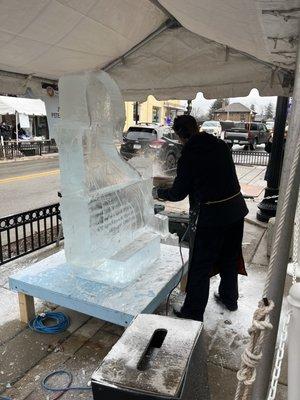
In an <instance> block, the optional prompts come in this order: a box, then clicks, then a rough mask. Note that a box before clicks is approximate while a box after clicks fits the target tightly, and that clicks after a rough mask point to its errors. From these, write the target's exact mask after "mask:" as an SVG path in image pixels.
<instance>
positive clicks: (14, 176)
mask: <svg viewBox="0 0 300 400" xmlns="http://www.w3.org/2000/svg"><path fill="white" fill-rule="evenodd" d="M241 149H242V147H240V146H234V148H233V150H241ZM259 150H260V151H263V150H264V146H259ZM58 191H59V166H58V156H51V157H50V158H42V159H34V160H33V159H29V158H28V159H27V160H25V161H14V162H6V163H3V162H1V163H0V216H2V217H3V216H7V215H10V214H16V213H18V212H22V211H26V210H31V209H33V208H38V207H43V206H45V205H47V204H51V203H56V202H58V201H59V198H58V197H57V192H58Z"/></svg>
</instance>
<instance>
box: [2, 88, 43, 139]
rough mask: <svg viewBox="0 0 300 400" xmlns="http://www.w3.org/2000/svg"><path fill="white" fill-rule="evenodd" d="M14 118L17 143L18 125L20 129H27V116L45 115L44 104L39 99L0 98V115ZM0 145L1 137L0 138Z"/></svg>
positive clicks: (28, 124)
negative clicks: (8, 115) (9, 115)
mask: <svg viewBox="0 0 300 400" xmlns="http://www.w3.org/2000/svg"><path fill="white" fill-rule="evenodd" d="M5 114H11V115H15V116H16V139H17V142H18V141H19V135H18V124H19V123H20V126H21V128H29V127H30V123H29V115H34V116H43V115H46V107H45V103H44V102H43V101H42V100H39V99H24V98H21V97H12V96H0V115H5ZM1 143H3V137H2V136H1Z"/></svg>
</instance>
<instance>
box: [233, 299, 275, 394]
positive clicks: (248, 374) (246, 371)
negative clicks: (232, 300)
mask: <svg viewBox="0 0 300 400" xmlns="http://www.w3.org/2000/svg"><path fill="white" fill-rule="evenodd" d="M265 301H266V300H265ZM273 308H274V303H273V302H272V301H271V302H269V304H265V303H264V301H261V302H260V303H259V306H258V308H257V309H256V311H255V312H254V315H253V320H252V326H251V327H250V329H249V331H248V332H249V335H250V340H249V343H248V345H247V347H246V349H245V350H244V353H243V354H242V363H241V367H240V370H239V371H238V373H237V379H238V386H237V391H236V394H235V400H239V399H242V400H246V399H247V398H248V396H249V395H250V392H251V388H252V385H253V383H254V381H255V378H256V366H257V364H258V363H259V360H260V359H261V358H262V352H261V345H262V343H263V340H264V336H265V333H266V331H268V330H270V329H272V324H271V323H270V317H269V314H270V311H271V310H273Z"/></svg>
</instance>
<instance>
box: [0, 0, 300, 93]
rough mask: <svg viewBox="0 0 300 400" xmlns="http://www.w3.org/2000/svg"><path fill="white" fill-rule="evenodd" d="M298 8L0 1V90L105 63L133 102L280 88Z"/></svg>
mask: <svg viewBox="0 0 300 400" xmlns="http://www.w3.org/2000/svg"><path fill="white" fill-rule="evenodd" d="M299 6H300V1H299V0H289V1H285V0H278V1H268V0H256V1H249V0H227V1H223V0H201V1H199V0H160V1H157V0H126V1H123V0H113V1H112V0H84V1H78V0H42V1H40V0H26V2H22V4H20V1H18V0H2V1H1V3H0V7H1V13H0V49H1V59H0V70H2V71H3V72H2V73H1V74H0V91H2V93H9V94H24V93H25V92H26V89H28V88H29V87H30V88H31V89H32V91H33V92H34V93H37V92H39V91H40V83H39V80H36V79H35V77H41V78H43V79H44V80H45V79H46V78H48V79H51V80H57V79H58V78H59V77H60V76H61V75H63V74H67V73H72V72H79V71H83V70H92V69H106V70H109V71H110V73H111V75H112V76H113V77H114V79H115V80H116V81H117V83H118V84H119V86H120V87H121V89H122V90H123V92H124V95H125V97H126V99H131V100H135V99H142V98H145V97H146V96H147V94H149V93H152V94H153V93H154V94H155V95H156V97H158V98H159V97H161V98H168V97H169V98H170V97H172V98H193V97H194V96H195V94H196V92H197V91H202V92H203V93H204V95H205V96H206V97H210V98H212V97H216V96H226V97H230V96H243V95H246V94H248V93H249V91H250V90H251V89H252V88H253V87H256V88H257V89H258V90H259V91H260V93H261V94H263V95H283V94H286V95H287V94H289V93H290V91H291V85H292V80H293V70H294V68H295V55H296V50H295V44H296V38H297V36H298V19H297V18H298V16H299V15H298V14H299V13H300V11H299ZM12 21H13V23H12ZM115 60H118V62H117V63H114V61H115ZM108 66H109V68H108ZM141 72H142V73H143V74H142V76H141V78H138V79H137V73H138V74H140V73H141ZM11 73H18V74H21V75H11Z"/></svg>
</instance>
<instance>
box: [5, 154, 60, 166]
mask: <svg viewBox="0 0 300 400" xmlns="http://www.w3.org/2000/svg"><path fill="white" fill-rule="evenodd" d="M48 158H50V159H51V158H58V153H51V154H44V155H42V156H30V157H20V158H15V159H13V160H0V165H2V164H10V163H16V162H22V161H34V160H43V159H48Z"/></svg>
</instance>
